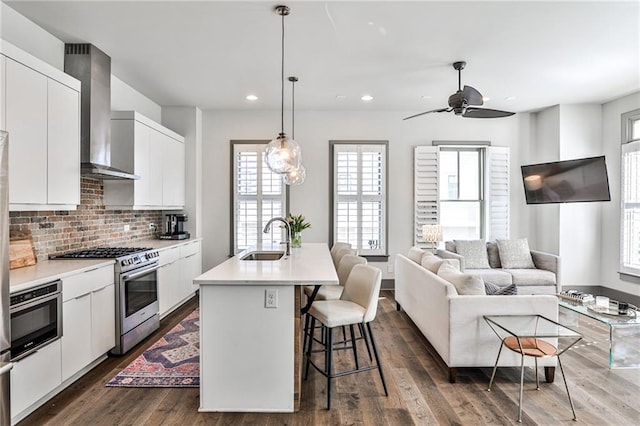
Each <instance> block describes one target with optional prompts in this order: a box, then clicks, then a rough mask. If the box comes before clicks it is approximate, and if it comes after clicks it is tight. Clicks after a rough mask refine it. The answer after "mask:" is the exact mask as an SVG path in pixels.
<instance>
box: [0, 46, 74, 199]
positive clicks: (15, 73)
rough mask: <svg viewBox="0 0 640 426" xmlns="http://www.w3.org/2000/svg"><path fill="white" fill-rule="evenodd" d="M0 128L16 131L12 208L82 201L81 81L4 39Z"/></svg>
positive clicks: (12, 153)
mask: <svg viewBox="0 0 640 426" xmlns="http://www.w3.org/2000/svg"><path fill="white" fill-rule="evenodd" d="M0 53H2V55H1V56H2V62H3V64H4V66H3V65H2V64H0V69H2V72H3V74H4V76H3V78H2V89H3V90H1V91H0V105H2V107H3V111H0V128H2V129H3V130H7V131H8V132H9V133H10V144H11V147H10V149H9V203H10V204H9V209H10V210H73V209H76V208H77V205H78V204H80V82H79V81H78V80H76V79H75V78H73V77H71V76H70V75H67V74H65V73H64V72H62V71H61V70H58V69H56V68H54V67H52V66H51V65H49V64H46V63H44V62H43V61H41V60H39V59H37V58H35V57H34V56H32V55H30V54H28V53H26V52H24V51H22V50H20V49H18V48H16V47H15V46H13V45H11V44H10V43H7V42H5V41H3V40H0Z"/></svg>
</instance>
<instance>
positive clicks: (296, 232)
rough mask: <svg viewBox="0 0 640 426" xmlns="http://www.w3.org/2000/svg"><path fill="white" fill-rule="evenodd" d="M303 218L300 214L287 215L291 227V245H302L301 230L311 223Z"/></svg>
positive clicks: (308, 226)
mask: <svg viewBox="0 0 640 426" xmlns="http://www.w3.org/2000/svg"><path fill="white" fill-rule="evenodd" d="M305 220H306V219H305V217H304V216H303V215H301V214H300V215H298V216H295V215H292V214H290V215H289V216H287V222H288V223H289V227H290V228H291V247H302V231H304V230H305V229H307V228H310V227H311V224H310V223H309V222H305Z"/></svg>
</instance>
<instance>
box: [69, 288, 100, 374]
mask: <svg viewBox="0 0 640 426" xmlns="http://www.w3.org/2000/svg"><path fill="white" fill-rule="evenodd" d="M89 342H91V293H87V294H84V295H82V296H78V297H75V298H73V299H70V300H67V301H66V302H64V303H63V304H62V381H65V380H67V379H68V378H70V377H71V376H73V375H74V374H76V373H77V372H78V371H80V370H82V369H83V368H84V367H86V366H87V365H89V364H90V363H91V361H93V358H92V356H91V345H90V344H89Z"/></svg>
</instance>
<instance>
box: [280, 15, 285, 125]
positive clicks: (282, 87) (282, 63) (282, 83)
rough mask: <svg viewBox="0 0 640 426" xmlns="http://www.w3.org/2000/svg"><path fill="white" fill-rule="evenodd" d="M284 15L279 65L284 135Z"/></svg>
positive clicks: (281, 121) (281, 119)
mask: <svg viewBox="0 0 640 426" xmlns="http://www.w3.org/2000/svg"><path fill="white" fill-rule="evenodd" d="M284 17H285V14H284V13H283V14H282V58H281V59H282V62H281V67H280V133H282V134H283V135H284Z"/></svg>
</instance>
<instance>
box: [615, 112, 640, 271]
mask: <svg viewBox="0 0 640 426" xmlns="http://www.w3.org/2000/svg"><path fill="white" fill-rule="evenodd" d="M637 122H640V120H638V121H637ZM621 169H622V223H621V228H622V231H621V235H620V240H621V241H620V245H621V251H620V253H621V256H620V272H623V273H627V274H631V275H635V276H640V141H637V142H629V143H626V144H623V145H622V161H621Z"/></svg>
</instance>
